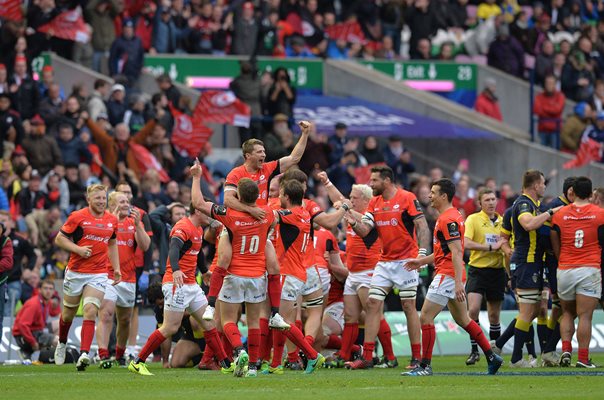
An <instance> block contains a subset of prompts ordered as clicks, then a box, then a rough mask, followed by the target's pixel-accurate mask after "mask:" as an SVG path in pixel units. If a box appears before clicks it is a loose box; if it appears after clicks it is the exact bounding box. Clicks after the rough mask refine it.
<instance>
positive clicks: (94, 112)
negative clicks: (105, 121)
mask: <svg viewBox="0 0 604 400" xmlns="http://www.w3.org/2000/svg"><path fill="white" fill-rule="evenodd" d="M109 89H110V86H109V82H107V81H106V80H104V79H97V80H96V81H94V90H93V91H92V94H91V95H90V98H89V99H88V104H87V106H86V109H87V110H88V115H89V116H90V118H92V120H93V121H96V120H97V118H98V117H99V114H107V106H106V105H105V99H106V98H107V95H108V94H109Z"/></svg>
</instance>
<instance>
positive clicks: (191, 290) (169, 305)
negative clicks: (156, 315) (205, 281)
mask: <svg viewBox="0 0 604 400" xmlns="http://www.w3.org/2000/svg"><path fill="white" fill-rule="evenodd" d="M161 288H162V292H163V293H164V311H175V312H184V311H185V310H187V311H188V312H189V313H190V314H192V313H194V312H195V311H197V310H199V309H200V308H202V307H205V306H207V305H208V300H207V299H206V295H205V294H204V293H203V290H201V288H200V287H199V285H197V284H192V285H182V286H181V287H176V286H174V284H173V283H164V284H163V285H162V287H161Z"/></svg>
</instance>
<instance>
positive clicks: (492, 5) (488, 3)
mask: <svg viewBox="0 0 604 400" xmlns="http://www.w3.org/2000/svg"><path fill="white" fill-rule="evenodd" d="M498 15H501V7H499V5H498V4H496V2H495V0H485V1H484V2H482V3H480V4H479V5H478V8H477V10H476V16H477V17H478V18H479V19H480V20H483V21H484V20H487V19H489V18H492V17H496V16H498Z"/></svg>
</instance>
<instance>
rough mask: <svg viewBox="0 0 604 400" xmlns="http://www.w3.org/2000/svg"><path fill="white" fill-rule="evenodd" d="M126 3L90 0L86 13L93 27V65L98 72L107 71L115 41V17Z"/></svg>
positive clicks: (111, 0) (113, 0) (110, 0)
mask: <svg viewBox="0 0 604 400" xmlns="http://www.w3.org/2000/svg"><path fill="white" fill-rule="evenodd" d="M123 7H124V4H123V2H121V1H118V0H109V1H108V0H90V1H89V2H88V4H87V5H86V9H85V15H86V18H87V20H88V23H89V24H90V26H91V27H92V48H93V51H94V52H93V56H92V67H93V68H94V70H95V71H97V72H104V71H106V67H107V65H106V64H103V63H106V62H107V59H108V58H109V49H110V48H111V44H112V43H113V42H114V41H115V24H114V19H115V17H116V16H117V15H118V14H120V13H121V12H122V10H123Z"/></svg>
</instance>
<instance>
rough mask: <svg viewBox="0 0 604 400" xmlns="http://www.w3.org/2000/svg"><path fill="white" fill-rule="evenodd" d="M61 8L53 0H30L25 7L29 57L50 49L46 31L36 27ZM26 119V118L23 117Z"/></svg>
mask: <svg viewBox="0 0 604 400" xmlns="http://www.w3.org/2000/svg"><path fill="white" fill-rule="evenodd" d="M60 12H61V9H60V8H59V7H56V6H55V2H54V0H41V1H38V2H31V4H30V7H28V9H27V16H26V19H27V27H28V28H31V30H30V29H28V31H29V33H30V34H29V35H27V47H28V49H29V54H30V57H37V56H38V55H39V54H40V53H41V52H43V51H45V50H50V41H51V38H50V36H49V35H47V34H46V33H42V32H38V28H39V27H41V26H42V25H46V24H48V23H49V22H50V21H52V20H53V19H54V18H55V17H56V16H57V15H59V13H60ZM25 119H27V118H25Z"/></svg>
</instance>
